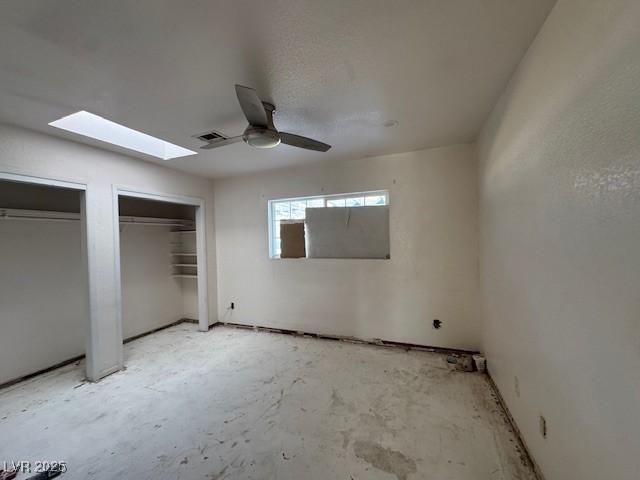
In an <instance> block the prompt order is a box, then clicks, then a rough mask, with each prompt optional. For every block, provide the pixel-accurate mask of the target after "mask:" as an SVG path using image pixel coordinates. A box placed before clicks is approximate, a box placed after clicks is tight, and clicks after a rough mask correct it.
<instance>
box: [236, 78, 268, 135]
mask: <svg viewBox="0 0 640 480" xmlns="http://www.w3.org/2000/svg"><path fill="white" fill-rule="evenodd" d="M236 95H237V96H238V102H240V108H242V111H243V112H244V116H245V117H247V121H248V122H249V124H250V125H253V126H254V127H265V128H266V127H268V126H269V120H268V117H267V112H266V111H265V109H264V106H263V105H262V100H260V97H258V94H257V93H256V91H255V90H254V89H253V88H249V87H243V86H242V85H236Z"/></svg>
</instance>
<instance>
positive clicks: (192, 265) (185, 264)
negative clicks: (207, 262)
mask: <svg viewBox="0 0 640 480" xmlns="http://www.w3.org/2000/svg"><path fill="white" fill-rule="evenodd" d="M171 266H172V267H194V268H195V267H197V266H198V264H197V263H172V264H171Z"/></svg>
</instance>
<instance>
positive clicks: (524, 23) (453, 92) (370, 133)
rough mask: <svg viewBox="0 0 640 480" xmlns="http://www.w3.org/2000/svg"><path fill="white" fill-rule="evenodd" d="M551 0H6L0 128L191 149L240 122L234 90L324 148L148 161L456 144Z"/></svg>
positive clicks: (243, 149)
mask: <svg viewBox="0 0 640 480" xmlns="http://www.w3.org/2000/svg"><path fill="white" fill-rule="evenodd" d="M554 3H555V0H482V1H480V0H416V1H410V0H396V1H389V0H348V1H345V0H323V1H317V0H306V1H305V0H253V1H249V0H229V1H211V0H207V1H195V0H180V1H178V0H128V1H126V0H121V1H117V2H112V1H102V2H89V1H87V0H56V1H51V0H39V1H35V0H7V1H3V2H0V121H2V122H7V123H11V124H16V125H22V126H25V127H28V128H31V129H34V130H39V131H43V132H46V133H49V134H52V135H57V136H63V137H67V138H73V139H75V140H78V141H83V140H81V139H80V138H79V137H77V136H70V135H69V134H64V133H62V132H58V131H56V129H54V128H52V127H49V126H48V125H47V123H48V122H50V121H52V120H55V119H57V118H59V117H61V116H63V115H67V114H69V113H72V112H75V111H77V110H88V111H91V112H93V113H96V114H98V115H102V116H104V117H106V118H108V119H110V120H113V121H116V122H119V123H123V124H125V125H127V126H129V127H131V128H135V129H138V130H141V131H143V132H145V133H149V134H151V135H155V136H158V137H161V138H163V139H165V140H168V141H171V142H174V143H176V144H178V145H181V146H184V147H187V148H191V149H197V147H198V146H199V145H200V142H199V141H197V140H194V139H193V138H191V135H193V134H196V133H201V132H203V131H206V130H209V129H216V130H219V131H222V132H223V133H225V134H227V135H237V134H239V133H241V132H242V130H243V129H244V127H245V125H246V123H245V121H244V118H243V115H242V112H241V110H240V107H239V106H238V104H237V100H236V98H235V92H234V84H236V83H240V84H243V85H248V86H252V87H255V88H256V89H257V90H258V93H259V94H260V95H261V96H262V97H263V99H265V100H269V101H271V102H273V103H275V105H276V106H277V109H278V111H277V112H276V116H275V123H276V126H277V127H278V128H279V129H281V130H284V131H288V132H292V133H297V134H302V135H306V136H310V137H313V138H316V139H318V140H321V141H323V142H326V143H329V144H331V145H333V149H332V150H330V151H329V152H328V153H317V152H308V151H304V150H300V149H296V148H293V147H289V146H280V147H277V148H276V149H273V150H270V151H264V150H255V149H252V148H251V147H249V146H247V145H245V144H243V143H240V144H235V145H232V146H228V147H223V148H220V149H217V150H211V151H202V150H201V151H200V153H199V154H198V155H197V156H194V157H187V158H182V159H176V160H171V161H168V162H162V161H161V160H157V162H158V163H163V164H165V165H169V166H171V167H174V168H178V169H183V170H186V171H189V172H193V173H198V174H201V175H206V176H210V177H220V176H227V175H233V174H239V173H244V172H249V171H257V170H266V169H270V168H278V167H283V166H288V165H301V164H305V163H310V162H315V161H323V160H325V161H326V160H328V159H331V158H351V157H362V156H368V155H379V154H385V153H392V152H401V151H409V150H416V149H421V148H426V147H433V146H441V145H447V144H453V143H460V142H467V141H471V140H473V139H474V138H475V136H476V134H477V132H478V130H479V128H480V126H481V125H482V123H483V121H484V119H485V118H486V116H487V115H488V113H489V112H490V110H491V108H492V106H493V105H494V103H495V101H496V100H497V98H498V96H499V94H500V92H501V91H502V90H503V89H504V87H505V85H506V83H507V81H508V79H509V76H510V75H511V73H512V72H513V71H514V69H515V67H516V65H517V64H518V62H519V60H520V59H521V58H522V56H523V54H524V52H525V51H526V49H527V47H528V46H529V44H530V43H531V41H532V40H533V38H534V37H535V34H536V33H537V31H538V29H539V28H540V26H541V25H542V23H543V21H544V19H545V17H546V15H547V13H548V12H549V10H550V9H551V7H552V6H553V4H554ZM390 123H391V124H395V123H397V125H394V126H388V125H389V124H390ZM87 143H91V142H87ZM100 146H102V147H103V148H109V149H111V148H110V147H108V146H105V145H104V144H100ZM140 158H144V159H146V160H152V161H156V160H153V159H151V158H149V157H144V156H142V155H140Z"/></svg>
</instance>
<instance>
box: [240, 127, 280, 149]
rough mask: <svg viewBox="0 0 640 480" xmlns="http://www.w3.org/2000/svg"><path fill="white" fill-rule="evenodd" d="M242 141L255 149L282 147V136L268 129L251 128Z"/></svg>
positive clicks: (247, 130) (246, 131)
mask: <svg viewBox="0 0 640 480" xmlns="http://www.w3.org/2000/svg"><path fill="white" fill-rule="evenodd" d="M242 139H243V140H244V141H245V143H247V145H251V146H252V147H255V148H273V147H277V146H278V145H280V135H278V132H276V131H274V130H269V129H267V128H256V127H249V128H247V129H246V130H245V132H244V134H243V135H242Z"/></svg>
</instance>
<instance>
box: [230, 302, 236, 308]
mask: <svg viewBox="0 0 640 480" xmlns="http://www.w3.org/2000/svg"><path fill="white" fill-rule="evenodd" d="M230 308H231V310H233V309H234V308H236V304H235V303H234V302H231V307H230Z"/></svg>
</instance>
